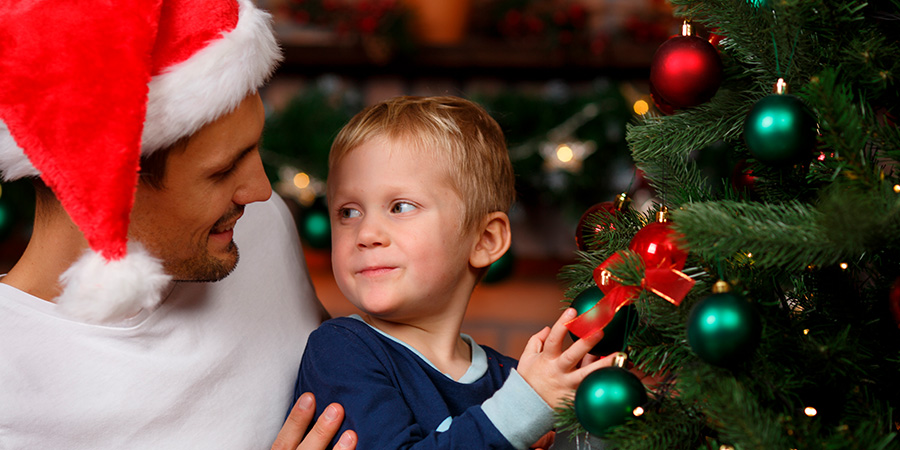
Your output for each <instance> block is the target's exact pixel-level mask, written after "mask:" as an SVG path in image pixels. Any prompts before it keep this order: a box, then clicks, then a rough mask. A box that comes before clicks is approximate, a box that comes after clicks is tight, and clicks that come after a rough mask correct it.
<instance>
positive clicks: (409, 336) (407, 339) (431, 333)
mask: <svg viewBox="0 0 900 450" xmlns="http://www.w3.org/2000/svg"><path fill="white" fill-rule="evenodd" d="M362 317H363V320H365V321H366V323H368V324H369V325H371V326H373V327H375V328H377V329H379V330H381V331H382V332H384V333H386V334H388V335H390V336H392V337H394V338H396V339H399V340H401V341H403V342H404V343H406V344H407V345H409V346H410V347H412V348H414V349H416V351H418V352H419V353H421V354H422V356H424V357H425V358H426V359H428V361H430V362H431V363H432V364H434V366H435V367H436V368H437V369H438V370H439V371H441V372H442V373H445V374H447V375H449V376H450V377H451V378H453V379H454V380H458V379H460V378H461V377H462V376H463V375H464V374H465V373H466V371H468V370H469V366H471V365H472V349H471V348H470V347H469V344H468V343H466V341H464V340H463V339H462V337H461V336H460V326H461V325H462V316H460V317H459V319H458V320H446V317H445V318H443V319H441V320H430V321H428V322H418V323H400V322H391V321H386V320H381V319H379V318H377V317H373V316H370V315H368V314H365V315H363V316H362Z"/></svg>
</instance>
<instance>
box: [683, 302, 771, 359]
mask: <svg viewBox="0 0 900 450" xmlns="http://www.w3.org/2000/svg"><path fill="white" fill-rule="evenodd" d="M761 330H762V326H761V324H760V319H759V313H757V312H756V310H755V309H754V308H753V305H751V304H750V302H748V301H747V300H746V299H744V298H742V297H741V296H739V295H736V294H734V293H732V292H723V293H719V294H712V295H710V296H709V297H706V298H705V299H703V300H701V301H700V302H698V303H697V304H696V305H694V308H693V309H691V313H690V316H688V321H687V337H688V344H690V346H691V349H692V350H694V353H696V354H697V356H699V357H700V359H702V360H704V361H706V362H708V363H710V364H712V365H715V366H719V367H728V366H732V365H734V364H735V363H737V362H739V361H741V360H742V359H745V358H748V357H749V354H750V352H751V351H753V349H754V348H756V345H757V344H758V343H759V337H760V332H761Z"/></svg>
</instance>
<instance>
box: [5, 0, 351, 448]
mask: <svg viewBox="0 0 900 450" xmlns="http://www.w3.org/2000/svg"><path fill="white" fill-rule="evenodd" d="M12 3H16V4H12V5H10V4H4V5H3V6H0V40H2V41H3V42H4V46H3V48H2V49H0V171H2V173H3V177H4V178H5V179H6V180H10V179H16V178H21V177H26V176H30V177H35V182H34V184H35V187H36V205H35V224H34V230H33V234H32V238H31V240H30V242H29V245H28V247H27V249H26V251H25V252H24V254H23V255H22V257H21V259H20V260H19V261H18V262H17V263H16V264H15V265H14V267H13V268H12V269H11V270H10V271H9V274H7V275H6V276H4V277H3V278H0V336H2V338H0V361H2V364H0V405H2V407H0V448H4V449H6V448H10V449H14V448H72V449H80V448H85V449H87V448H91V449H98V448H123V447H128V448H145V447H146V448H149V447H153V448H240V449H245V448H264V447H268V446H269V445H273V442H274V445H273V448H279V449H281V448H303V449H319V448H325V446H326V445H327V442H329V441H330V440H331V438H332V436H333V435H334V433H335V432H336V431H337V429H338V427H339V425H340V422H341V419H342V415H343V412H342V409H341V408H340V406H339V405H332V406H330V407H329V408H328V409H329V413H327V414H324V415H323V416H322V418H321V419H320V420H319V421H318V422H317V423H316V425H315V426H314V427H313V428H312V431H311V432H310V433H309V434H308V436H307V437H306V439H304V440H303V442H302V443H301V442H300V441H301V438H302V437H303V435H304V433H305V431H306V429H307V425H308V424H309V423H310V421H311V418H312V415H313V412H314V411H315V405H314V399H312V398H311V396H309V395H306V396H304V397H301V399H300V400H299V401H298V402H297V404H296V405H295V407H294V410H293V411H292V413H291V415H290V416H289V417H288V419H287V420H286V421H284V426H283V427H282V420H283V411H284V410H285V409H286V408H287V407H288V406H289V404H290V401H291V395H292V384H293V377H294V376H295V374H296V367H297V365H298V363H299V353H300V352H298V351H297V350H298V349H299V350H301V351H302V348H303V345H304V343H305V339H306V335H307V334H308V333H309V331H311V329H312V328H314V327H315V326H316V325H317V324H318V323H319V321H320V320H321V318H322V316H323V313H324V310H323V309H322V308H321V305H319V303H318V301H317V300H316V298H315V293H314V291H313V289H312V286H311V284H310V282H309V278H308V275H307V274H306V270H305V267H304V265H303V256H302V254H301V253H300V252H299V242H298V241H297V237H296V231H295V230H296V229H295V228H294V224H293V222H292V219H291V217H290V215H289V214H288V212H287V209H286V208H285V206H284V204H283V203H282V202H281V200H280V199H278V198H277V197H274V198H271V199H270V196H271V188H270V187H269V184H268V180H267V178H266V176H265V174H264V172H263V169H262V164H261V161H260V158H259V151H258V150H259V149H258V144H259V139H260V136H261V133H262V127H263V122H264V112H263V108H262V103H261V101H260V98H259V96H258V94H257V93H256V90H257V89H258V87H259V86H260V85H262V84H263V83H264V82H265V80H266V79H267V78H268V77H269V76H270V74H271V72H272V70H273V69H274V66H275V64H277V61H278V60H279V58H280V53H279V50H278V48H277V44H275V41H274V37H273V36H272V32H271V25H270V19H269V17H268V15H267V14H265V13H263V12H261V11H259V10H258V9H256V8H255V7H254V6H253V5H252V3H251V2H250V1H249V0H240V1H234V0H165V1H161V2H159V1H158V2H147V1H145V0H134V1H125V0H119V1H116V2H99V3H98V2H90V3H89V4H88V5H87V6H84V5H81V4H80V3H88V2H75V3H79V4H76V5H68V4H61V3H59V2H57V1H49V0H48V1H36V2H12ZM82 8H86V9H82ZM148 82H149V83H148ZM148 86H149V87H148ZM148 91H149V92H148ZM138 158H140V159H141V161H142V162H141V165H140V166H141V175H140V180H139V181H138V174H137V166H138ZM38 176H39V177H40V178H37V177H38ZM239 248H240V253H239V252H238V249H239ZM239 256H240V258H239ZM239 259H240V263H238V260H239ZM197 281H204V282H208V283H190V282H197ZM276 435H277V437H276ZM354 447H355V435H354V434H352V433H348V434H346V435H345V436H343V437H342V439H341V441H340V443H339V444H338V448H354Z"/></svg>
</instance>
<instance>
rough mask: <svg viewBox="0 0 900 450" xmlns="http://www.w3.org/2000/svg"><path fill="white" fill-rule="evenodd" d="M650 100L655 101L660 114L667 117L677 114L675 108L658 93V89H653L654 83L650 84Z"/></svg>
mask: <svg viewBox="0 0 900 450" xmlns="http://www.w3.org/2000/svg"><path fill="white" fill-rule="evenodd" d="M650 98H652V99H653V104H654V105H656V109H658V110H659V112H661V113H663V114H665V115H667V116H671V115H672V114H675V107H673V106H672V105H670V104H668V103H666V101H665V100H663V98H662V96H661V95H659V92H656V88H655V87H653V83H650Z"/></svg>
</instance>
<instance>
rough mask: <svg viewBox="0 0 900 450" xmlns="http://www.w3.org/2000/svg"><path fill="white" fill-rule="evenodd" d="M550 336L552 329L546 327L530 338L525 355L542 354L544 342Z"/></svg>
mask: <svg viewBox="0 0 900 450" xmlns="http://www.w3.org/2000/svg"><path fill="white" fill-rule="evenodd" d="M548 334H550V327H544V328H543V329H541V331H538V332H537V333H535V334H533V335H532V336H531V337H530V338H528V342H527V343H526V344H525V351H524V353H523V355H524V354H528V353H540V352H541V350H543V349H544V341H546V340H547V335H548Z"/></svg>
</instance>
